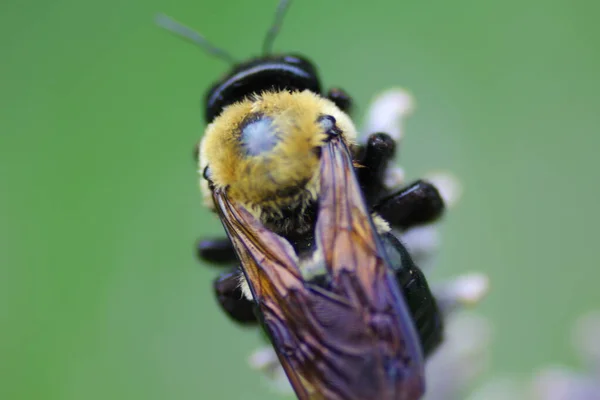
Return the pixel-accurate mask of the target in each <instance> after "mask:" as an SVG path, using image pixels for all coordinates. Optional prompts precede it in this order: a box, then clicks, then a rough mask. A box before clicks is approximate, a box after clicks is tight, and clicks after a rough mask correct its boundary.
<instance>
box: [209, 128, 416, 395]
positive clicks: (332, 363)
mask: <svg viewBox="0 0 600 400" xmlns="http://www.w3.org/2000/svg"><path fill="white" fill-rule="evenodd" d="M320 194H321V197H320V199H319V203H320V206H319V207H320V212H319V217H318V222H317V228H316V229H317V232H316V235H317V246H318V248H319V250H317V251H320V252H321V253H322V255H323V257H324V263H325V265H324V268H327V269H328V270H329V272H330V274H331V279H332V281H331V283H332V290H331V291H326V290H324V289H322V288H320V287H317V286H315V285H311V284H309V283H306V282H305V281H304V279H303V277H302V275H301V273H300V270H299V267H298V260H297V257H296V255H295V252H294V250H293V248H292V246H291V245H290V244H289V243H288V242H287V241H286V240H284V239H283V238H281V237H280V236H278V235H276V234H274V233H273V232H271V231H269V230H268V229H266V228H265V227H264V226H263V225H262V224H261V223H260V222H259V221H257V220H256V219H255V218H254V217H253V216H252V215H251V214H250V213H249V212H248V211H246V210H245V209H244V208H243V207H241V206H240V205H238V204H236V203H234V202H232V201H231V200H230V199H228V197H227V195H226V193H225V192H222V191H219V190H216V191H215V192H214V199H215V203H216V205H217V209H218V210H219V212H220V214H221V220H222V221H223V224H224V226H225V229H226V231H227V232H228V234H229V236H230V238H231V240H232V242H233V244H234V246H235V248H236V252H237V253H238V256H239V257H240V261H241V263H242V266H243V270H244V273H245V275H246V278H247V279H248V283H249V285H250V288H251V290H252V294H253V296H254V299H255V300H256V302H257V304H258V305H259V307H260V310H261V313H262V317H263V323H264V325H265V327H266V329H267V331H268V333H269V334H270V336H271V339H272V341H273V345H274V347H275V350H276V351H277V353H278V356H279V359H280V361H281V363H282V366H283V368H284V369H285V371H286V374H287V375H288V378H289V379H290V382H291V384H292V386H293V388H294V390H295V391H296V394H297V396H298V397H299V399H301V400H309V399H315V400H316V399H319V400H320V399H327V400H416V399H419V398H420V397H421V395H422V392H423V381H422V379H423V365H422V356H421V353H420V349H419V347H418V346H419V344H418V338H417V336H416V332H415V330H414V327H413V325H412V321H411V319H410V316H409V314H408V310H407V308H406V305H405V304H404V300H403V298H402V295H401V293H399V289H398V287H397V284H396V282H395V281H394V279H393V277H392V275H391V273H390V271H389V270H388V264H387V263H386V261H385V259H386V256H385V253H384V251H383V249H382V248H381V245H380V244H379V240H378V236H377V234H376V231H375V229H374V228H373V225H372V222H371V218H370V215H369V213H368V211H367V210H366V206H365V203H364V200H363V198H362V194H361V192H360V189H359V186H358V183H357V182H356V179H355V177H354V172H353V168H352V161H351V158H350V155H349V153H348V150H347V149H346V147H345V145H344V144H343V142H341V141H339V140H338V139H334V140H332V141H331V142H330V143H329V144H328V145H326V146H325V148H324V151H323V156H322V161H321V192H320Z"/></svg>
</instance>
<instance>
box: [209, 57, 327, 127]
mask: <svg viewBox="0 0 600 400" xmlns="http://www.w3.org/2000/svg"><path fill="white" fill-rule="evenodd" d="M284 90H287V91H290V92H292V91H303V90H310V91H312V92H314V93H317V94H321V82H320V81H319V77H318V75H317V69H316V68H315V66H314V65H313V64H312V63H311V62H310V61H309V60H307V59H306V58H303V57H301V56H297V55H269V56H265V57H260V58H255V59H252V60H250V61H246V62H242V63H239V64H236V65H235V66H234V67H233V69H232V70H231V71H230V72H229V73H228V74H227V75H226V76H225V77H224V78H223V79H221V80H220V81H218V82H217V83H215V84H214V85H213V87H212V88H211V89H210V90H209V91H208V93H207V94H206V102H205V104H206V109H205V118H206V122H207V123H210V122H212V121H213V119H215V117H217V116H218V115H219V114H220V113H221V111H222V110H223V108H225V107H226V106H228V105H230V104H232V103H235V102H237V101H240V100H243V99H244V98H246V97H248V96H250V95H252V94H255V93H261V92H264V91H284Z"/></svg>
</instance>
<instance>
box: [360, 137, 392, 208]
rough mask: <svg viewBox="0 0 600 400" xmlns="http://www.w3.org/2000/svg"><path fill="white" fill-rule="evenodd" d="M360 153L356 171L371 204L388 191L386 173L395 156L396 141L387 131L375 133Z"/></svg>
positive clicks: (369, 204) (366, 197) (368, 203)
mask: <svg viewBox="0 0 600 400" xmlns="http://www.w3.org/2000/svg"><path fill="white" fill-rule="evenodd" d="M360 153H361V154H360V155H359V159H358V162H359V164H360V167H358V168H356V173H357V176H358V181H359V184H360V186H361V189H362V191H363V193H364V195H365V199H366V201H367V205H368V206H371V205H372V204H373V203H374V202H376V201H377V199H378V198H379V197H380V196H382V195H384V194H385V193H387V189H386V184H385V178H386V176H385V175H386V170H387V168H388V164H389V162H390V160H392V159H393V158H394V156H395V153H396V143H395V142H394V139H392V137H391V136H390V135H388V134H387V133H374V134H372V135H370V136H369V138H368V139H367V142H366V144H365V145H364V147H363V148H362V149H360Z"/></svg>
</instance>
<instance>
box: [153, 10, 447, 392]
mask: <svg viewBox="0 0 600 400" xmlns="http://www.w3.org/2000/svg"><path fill="white" fill-rule="evenodd" d="M289 3H290V2H289V1H285V0H281V1H280V4H279V8H278V11H277V14H276V18H275V23H274V24H273V26H272V27H271V29H270V31H269V34H268V35H267V38H266V40H265V45H264V55H263V56H260V57H256V58H253V59H250V60H247V61H243V62H236V61H235V60H234V59H233V57H231V56H230V55H228V54H227V53H225V52H224V51H222V50H221V49H218V48H216V47H214V46H212V45H210V44H209V43H208V42H207V41H206V40H205V39H204V38H203V37H202V36H200V35H199V34H198V33H196V32H194V31H192V30H190V29H188V28H186V27H184V26H183V25H181V24H179V23H177V22H175V21H173V20H171V19H170V18H168V17H165V16H161V17H160V19H159V21H158V22H159V24H160V25H162V26H163V27H165V28H167V29H169V30H171V31H173V32H175V33H177V34H179V35H181V36H183V37H185V38H188V39H190V40H192V41H193V42H195V43H196V44H198V45H200V46H201V47H202V48H204V49H205V50H207V51H209V52H210V53H212V54H215V55H217V56H219V57H221V58H223V59H225V60H227V61H230V62H232V63H233V64H234V65H233V67H232V68H231V70H230V71H229V72H228V73H227V74H226V75H225V76H224V77H223V78H222V79H220V80H219V81H217V82H216V83H215V84H214V85H213V87H212V88H211V89H210V90H209V91H208V92H207V95H206V99H205V102H206V108H205V119H206V122H207V124H208V125H207V127H206V131H205V134H204V136H203V138H202V140H201V142H200V144H199V146H198V148H197V153H198V155H199V161H198V162H199V171H200V174H201V176H202V178H201V188H202V192H203V196H204V200H205V204H206V205H207V206H208V207H209V208H210V209H211V210H213V211H214V212H215V213H217V215H218V216H219V218H220V220H221V222H222V224H223V227H224V229H225V231H226V233H227V238H223V239H209V240H203V241H201V242H200V243H199V246H198V250H199V255H200V257H201V258H202V259H204V260H208V261H212V262H214V263H216V264H228V265H231V264H232V263H234V262H235V261H236V260H238V261H239V263H240V266H239V267H237V268H236V269H235V270H232V271H229V272H227V273H225V274H223V275H221V276H220V277H218V278H217V279H216V280H215V283H214V289H215V294H216V297H217V299H218V302H219V304H220V305H221V306H222V308H223V310H224V311H225V312H226V313H227V314H228V315H229V316H230V317H231V318H232V319H234V320H235V321H237V322H239V323H242V324H249V325H256V324H259V323H260V325H262V327H263V328H264V331H265V332H266V333H267V335H268V337H269V339H270V340H271V343H272V345H273V348H274V349H275V351H276V353H277V356H278V359H279V362H280V363H281V366H282V367H283V369H284V370H285V373H286V375H287V377H288V379H289V381H290V383H291V385H292V387H293V389H294V391H295V393H296V395H297V397H298V398H299V399H301V400H304V399H332V400H353V399H357V400H359V399H360V400H368V399H373V400H374V399H378V400H392V399H405V400H417V399H420V398H421V397H422V395H423V393H424V391H425V382H424V362H425V361H424V360H425V358H426V357H427V356H428V355H430V354H431V353H432V352H433V351H434V350H435V349H436V348H437V347H438V346H439V344H440V343H441V341H442V337H443V321H442V316H441V313H440V310H439V307H438V305H437V303H436V299H435V298H434V296H433V295H432V293H431V291H430V289H429V286H428V283H427V281H426V279H425V277H424V275H423V273H422V272H421V270H420V269H419V268H418V267H417V266H416V265H415V264H414V262H413V261H412V258H411V256H410V254H409V253H408V251H407V250H406V248H405V247H404V246H403V244H402V243H401V242H400V241H399V240H398V238H397V237H396V235H395V234H394V232H393V230H392V228H394V229H395V230H399V231H403V230H407V229H409V228H411V227H414V226H419V225H422V224H426V223H429V222H432V221H435V220H437V219H439V218H440V217H441V216H442V214H443V212H444V209H445V204H444V200H443V198H442V196H441V195H440V193H439V191H438V190H437V188H436V187H435V186H434V185H433V184H431V183H429V182H426V181H423V180H419V181H416V182H414V183H412V184H410V185H408V186H407V187H404V188H401V189H394V190H391V189H389V187H388V186H389V185H386V183H385V179H386V171H388V164H389V163H390V161H391V160H392V159H393V158H394V156H395V151H396V148H395V147H396V143H395V140H394V138H393V137H392V136H390V135H389V134H386V133H382V132H374V133H372V134H371V135H369V136H368V138H367V139H366V140H364V141H362V142H361V141H360V140H359V135H358V133H357V129H356V127H355V126H354V123H353V122H352V119H351V117H350V112H351V109H352V99H351V97H350V96H349V95H348V94H347V93H346V92H345V91H343V90H341V89H337V88H336V89H331V90H329V91H328V92H326V93H325V92H324V91H323V90H322V87H321V82H320V79H319V76H318V72H317V68H316V67H315V66H314V64H313V63H312V62H311V61H309V60H308V59H307V58H305V57H303V56H300V55H294V54H272V53H271V47H272V43H273V40H274V38H275V36H276V34H277V32H278V30H279V29H280V25H281V21H282V18H283V15H284V13H285V12H286V10H287V8H288V6H289Z"/></svg>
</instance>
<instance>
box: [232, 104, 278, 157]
mask: <svg viewBox="0 0 600 400" xmlns="http://www.w3.org/2000/svg"><path fill="white" fill-rule="evenodd" d="M239 129H240V139H241V142H242V146H243V147H244V150H245V151H246V153H247V154H248V155H250V156H257V155H259V154H261V153H264V152H268V151H271V150H272V149H273V147H275V146H276V145H277V143H278V142H279V140H280V133H279V131H278V130H277V127H276V125H275V123H274V121H273V118H270V117H267V116H265V115H263V114H260V113H257V114H252V115H249V116H248V117H246V119H245V120H244V121H243V122H242V123H241V124H240V128H239Z"/></svg>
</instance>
